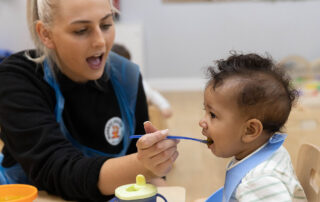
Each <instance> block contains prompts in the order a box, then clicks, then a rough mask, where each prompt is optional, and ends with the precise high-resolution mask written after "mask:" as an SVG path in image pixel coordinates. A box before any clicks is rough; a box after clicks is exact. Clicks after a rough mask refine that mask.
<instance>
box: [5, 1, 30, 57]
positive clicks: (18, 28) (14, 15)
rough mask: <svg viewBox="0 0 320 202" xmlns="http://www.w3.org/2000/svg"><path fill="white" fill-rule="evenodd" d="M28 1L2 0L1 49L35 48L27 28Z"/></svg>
mask: <svg viewBox="0 0 320 202" xmlns="http://www.w3.org/2000/svg"><path fill="white" fill-rule="evenodd" d="M25 7H26V0H0V48H1V49H8V50H11V51H19V50H22V49H27V48H33V47H34V46H33V43H32V41H31V39H30V35H29V32H28V28H27V20H26V12H25V10H26V8H25Z"/></svg>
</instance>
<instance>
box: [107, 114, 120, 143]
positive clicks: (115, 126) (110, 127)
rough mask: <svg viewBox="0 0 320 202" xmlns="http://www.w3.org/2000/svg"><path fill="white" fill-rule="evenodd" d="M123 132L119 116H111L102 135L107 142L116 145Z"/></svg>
mask: <svg viewBox="0 0 320 202" xmlns="http://www.w3.org/2000/svg"><path fill="white" fill-rule="evenodd" d="M123 133H124V125H123V122H122V120H121V119H120V118H119V117H113V118H111V119H109V120H108V122H107V123H106V126H105V128H104V135H105V137H106V140H107V141H108V143H109V144H111V145H114V146H115V145H118V144H119V143H120V142H121V140H122V138H123Z"/></svg>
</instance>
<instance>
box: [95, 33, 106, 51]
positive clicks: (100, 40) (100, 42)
mask: <svg viewBox="0 0 320 202" xmlns="http://www.w3.org/2000/svg"><path fill="white" fill-rule="evenodd" d="M93 37H94V38H93V43H92V46H93V47H94V48H100V47H103V46H104V45H105V38H104V35H103V33H102V31H101V30H100V29H98V30H96V31H95V34H94V36H93Z"/></svg>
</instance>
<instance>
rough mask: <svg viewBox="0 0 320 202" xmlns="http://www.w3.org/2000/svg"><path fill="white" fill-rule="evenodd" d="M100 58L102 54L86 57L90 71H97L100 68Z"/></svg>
mask: <svg viewBox="0 0 320 202" xmlns="http://www.w3.org/2000/svg"><path fill="white" fill-rule="evenodd" d="M102 58H103V53H101V54H96V55H93V56H91V57H88V58H87V59H86V61H87V63H88V64H89V67H90V68H91V69H94V70H97V69H99V68H100V67H101V64H102Z"/></svg>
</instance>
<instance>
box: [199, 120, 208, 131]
mask: <svg viewBox="0 0 320 202" xmlns="http://www.w3.org/2000/svg"><path fill="white" fill-rule="evenodd" d="M199 126H200V127H201V128H204V129H206V128H207V124H206V122H205V121H204V119H201V120H200V121H199Z"/></svg>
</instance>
